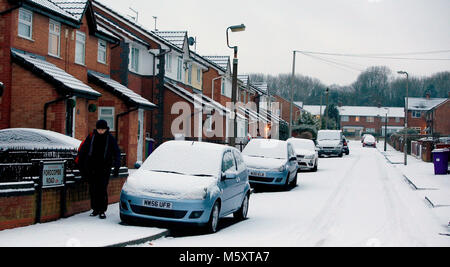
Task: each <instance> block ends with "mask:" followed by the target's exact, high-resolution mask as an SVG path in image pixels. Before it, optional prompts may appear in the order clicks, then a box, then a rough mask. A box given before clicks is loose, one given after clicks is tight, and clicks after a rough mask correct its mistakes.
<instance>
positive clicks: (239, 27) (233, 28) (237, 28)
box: [228, 24, 245, 32]
mask: <svg viewBox="0 0 450 267" xmlns="http://www.w3.org/2000/svg"><path fill="white" fill-rule="evenodd" d="M228 29H230V30H231V31H232V32H243V31H245V25H244V24H241V25H234V26H230V27H228Z"/></svg>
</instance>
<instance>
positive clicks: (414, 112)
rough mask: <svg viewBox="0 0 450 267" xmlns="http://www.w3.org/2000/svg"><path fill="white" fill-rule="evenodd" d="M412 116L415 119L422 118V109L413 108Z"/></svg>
mask: <svg viewBox="0 0 450 267" xmlns="http://www.w3.org/2000/svg"><path fill="white" fill-rule="evenodd" d="M417 114H419V116H417ZM411 117H412V118H413V119H420V118H422V111H419V110H413V111H412V113H411Z"/></svg>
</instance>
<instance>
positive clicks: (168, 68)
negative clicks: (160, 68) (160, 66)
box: [166, 54, 172, 72]
mask: <svg viewBox="0 0 450 267" xmlns="http://www.w3.org/2000/svg"><path fill="white" fill-rule="evenodd" d="M166 71H167V72H172V55H171V54H166Z"/></svg>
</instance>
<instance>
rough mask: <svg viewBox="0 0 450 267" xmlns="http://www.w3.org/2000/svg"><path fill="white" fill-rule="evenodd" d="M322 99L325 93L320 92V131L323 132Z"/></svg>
mask: <svg viewBox="0 0 450 267" xmlns="http://www.w3.org/2000/svg"><path fill="white" fill-rule="evenodd" d="M322 97H323V93H322V91H320V111H319V118H320V126H319V130H322V121H323V118H322Z"/></svg>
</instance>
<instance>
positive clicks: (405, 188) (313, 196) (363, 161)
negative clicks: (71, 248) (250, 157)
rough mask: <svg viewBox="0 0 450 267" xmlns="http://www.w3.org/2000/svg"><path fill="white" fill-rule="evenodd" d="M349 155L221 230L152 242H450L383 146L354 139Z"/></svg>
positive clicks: (256, 198) (258, 200) (269, 195)
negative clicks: (365, 144) (366, 145)
mask: <svg viewBox="0 0 450 267" xmlns="http://www.w3.org/2000/svg"><path fill="white" fill-rule="evenodd" d="M350 150H351V154H350V155H349V156H345V157H344V158H323V159H320V161H319V171H318V172H317V173H312V172H311V173H309V172H307V173H304V172H302V173H300V174H299V179H298V187H296V188H295V189H293V190H292V191H290V192H262V193H256V194H253V195H252V198H251V201H250V210H249V219H248V220H246V221H244V222H239V223H235V222H234V220H233V219H232V218H226V219H225V220H224V221H223V225H224V227H223V228H222V229H221V230H220V232H219V233H216V234H214V235H190V234H187V235H183V234H182V235H177V236H175V237H167V238H163V239H160V240H157V241H153V242H152V243H151V244H148V243H147V244H145V246H149V245H151V246H169V247H170V246H188V247H189V246H194V247H210V246H219V247H240V246H244V247H277V246H450V237H448V236H442V235H439V233H440V232H443V231H447V230H446V229H444V228H445V227H446V226H445V225H442V224H441V223H440V221H439V219H438V218H437V217H436V216H435V214H434V213H433V211H432V209H431V208H430V207H428V206H427V205H426V203H425V201H424V199H423V198H422V197H421V196H420V194H418V192H416V191H413V190H412V189H411V187H409V185H408V184H407V183H406V182H405V181H404V179H403V178H402V174H401V173H400V172H399V170H398V169H396V168H395V167H394V166H393V165H390V164H388V163H387V161H386V159H385V158H384V156H383V155H381V153H380V152H379V151H377V150H376V149H370V148H362V147H361V145H360V143H359V142H358V141H352V142H351V143H350Z"/></svg>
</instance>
